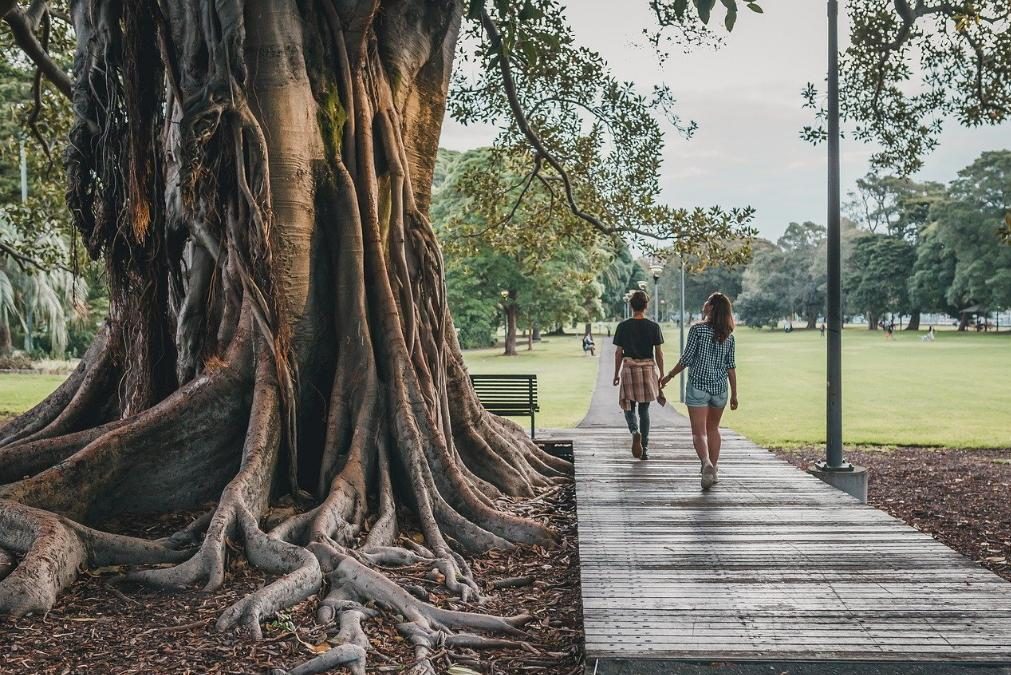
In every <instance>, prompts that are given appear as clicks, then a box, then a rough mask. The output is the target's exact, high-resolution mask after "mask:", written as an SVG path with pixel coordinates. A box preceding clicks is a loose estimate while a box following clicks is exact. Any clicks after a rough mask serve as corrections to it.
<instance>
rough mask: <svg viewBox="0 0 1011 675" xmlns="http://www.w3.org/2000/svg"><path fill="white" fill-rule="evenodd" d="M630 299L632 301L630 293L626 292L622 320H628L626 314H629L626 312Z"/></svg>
mask: <svg viewBox="0 0 1011 675" xmlns="http://www.w3.org/2000/svg"><path fill="white" fill-rule="evenodd" d="M631 299H632V291H626V292H625V312H624V314H623V316H624V318H626V319H627V318H628V314H629V312H628V303H629V301H630V300H631Z"/></svg>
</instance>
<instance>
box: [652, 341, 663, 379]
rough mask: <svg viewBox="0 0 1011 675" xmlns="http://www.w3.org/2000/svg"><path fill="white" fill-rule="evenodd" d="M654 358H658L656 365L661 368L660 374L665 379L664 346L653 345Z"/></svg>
mask: <svg viewBox="0 0 1011 675" xmlns="http://www.w3.org/2000/svg"><path fill="white" fill-rule="evenodd" d="M653 358H654V359H656V367H657V368H658V369H659V370H660V376H661V379H663V347H661V346H660V345H654V346H653Z"/></svg>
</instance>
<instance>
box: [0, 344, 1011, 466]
mask: <svg viewBox="0 0 1011 675" xmlns="http://www.w3.org/2000/svg"><path fill="white" fill-rule="evenodd" d="M921 335H922V333H913V334H909V333H903V332H896V333H895V339H894V340H893V341H886V340H885V339H884V336H883V335H882V333H880V332H879V331H868V330H865V329H862V328H855V327H854V328H847V329H846V331H845V332H844V334H843V439H844V441H845V442H846V443H847V444H848V445H857V444H879V445H940V446H948V447H962V448H969V447H999V448H1007V447H1011V335H1009V334H1007V333H1004V334H1001V335H994V334H989V335H986V334H977V333H956V332H953V331H939V332H938V334H937V340H936V341H935V342H933V343H925V342H921V341H920V336H921ZM666 336H667V341H668V344H667V346H668V349H667V360H668V361H669V362H673V361H674V358H675V354H676V351H677V349H676V345H677V331H676V329H671V328H667V331H666ZM606 339H607V338H606V337H599V338H598V340H597V342H598V344H603V343H604V341H605V340H606ZM519 349H520V353H519V355H518V356H514V357H506V356H502V355H501V348H494V349H480V350H471V351H467V352H465V353H464V356H465V359H466V362H467V365H468V367H469V368H470V370H471V372H473V373H534V374H536V375H537V380H538V386H539V388H540V404H541V412H540V414H539V415H538V416H537V426H538V427H543V428H552V427H553V428H565V427H571V426H575V425H576V424H577V423H578V422H579V420H581V419H582V418H583V415H585V414H586V410H587V408H588V406H589V402H590V396H591V394H592V390H593V385H594V382H595V381H596V375H597V364H598V359H595V358H590V357H584V356H583V352H582V349H581V347H580V338H579V336H564V337H548V336H545V338H544V340H542V341H541V342H539V343H537V344H536V345H535V346H534V351H532V352H527V351H525V350H526V345H525V344H523V343H522V342H521V344H520V345H519ZM598 358H599V357H598ZM737 372H738V379H739V383H740V399H741V408H740V409H739V410H737V411H734V412H731V411H729V410H728V411H727V414H726V418H725V420H726V424H727V426H729V427H731V428H733V429H735V430H737V431H739V432H741V433H743V434H745V435H746V436H748V437H749V438H751V439H753V440H754V441H755V442H757V443H761V444H764V445H772V446H792V445H806V444H816V443H823V442H824V434H825V339H824V338H822V337H821V336H819V334H818V332H817V331H810V332H808V331H794V332H793V333H791V334H789V335H787V334H784V333H783V332H781V331H777V332H771V331H767V330H763V331H756V330H753V329H749V328H741V329H739V330H738V333H737ZM63 377H64V376H62V375H15V374H10V375H7V374H0V417H3V416H9V415H12V414H15V413H17V412H21V411H23V410H26V409H28V408H30V407H31V406H33V405H34V404H35V403H37V402H38V401H40V400H42V398H44V397H45V396H46V394H48V393H49V392H50V391H52V390H53V389H54V388H55V387H56V386H57V385H58V384H59V383H60V382H61V381H62V380H63ZM674 391H676V389H675V390H674ZM682 410H683V408H682ZM516 421H517V422H518V423H519V424H521V425H525V424H526V423H527V421H526V420H524V419H522V418H517V419H516Z"/></svg>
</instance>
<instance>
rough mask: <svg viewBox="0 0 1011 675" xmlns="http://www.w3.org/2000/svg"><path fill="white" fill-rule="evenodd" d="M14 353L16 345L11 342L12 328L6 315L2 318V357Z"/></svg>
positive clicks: (0, 341)
mask: <svg viewBox="0 0 1011 675" xmlns="http://www.w3.org/2000/svg"><path fill="white" fill-rule="evenodd" d="M13 351H14V343H13V342H12V341H11V327H10V324H9V323H8V321H7V316H6V314H5V315H4V316H3V317H2V318H0V356H10V355H11V353H12V352H13Z"/></svg>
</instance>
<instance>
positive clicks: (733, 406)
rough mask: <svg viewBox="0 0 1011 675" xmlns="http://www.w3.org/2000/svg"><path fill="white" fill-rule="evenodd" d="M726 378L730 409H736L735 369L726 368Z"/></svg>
mask: <svg viewBox="0 0 1011 675" xmlns="http://www.w3.org/2000/svg"><path fill="white" fill-rule="evenodd" d="M727 378H728V379H729V380H730V409H731V410H737V369H736V368H731V369H730V370H728V371H727Z"/></svg>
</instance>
